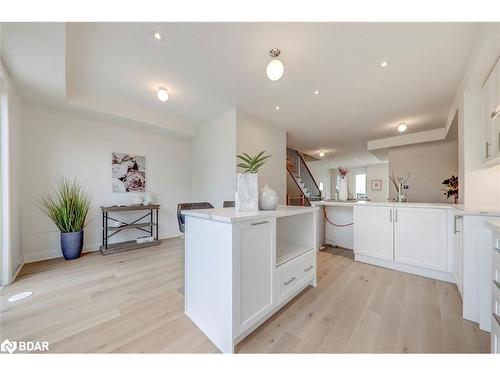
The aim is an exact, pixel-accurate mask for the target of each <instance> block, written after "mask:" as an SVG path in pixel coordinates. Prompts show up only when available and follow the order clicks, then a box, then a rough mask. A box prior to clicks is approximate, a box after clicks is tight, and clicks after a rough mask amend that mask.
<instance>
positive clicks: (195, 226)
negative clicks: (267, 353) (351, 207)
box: [182, 206, 318, 353]
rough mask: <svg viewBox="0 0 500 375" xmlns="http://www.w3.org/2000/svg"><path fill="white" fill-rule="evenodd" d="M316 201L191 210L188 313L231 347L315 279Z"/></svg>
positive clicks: (187, 256)
mask: <svg viewBox="0 0 500 375" xmlns="http://www.w3.org/2000/svg"><path fill="white" fill-rule="evenodd" d="M317 211H318V208H316V207H290V206H280V207H278V209H277V210H274V211H258V212H238V211H235V209H234V208H224V209H207V210H192V211H183V212H182V213H183V214H184V215H185V216H186V236H185V238H186V240H185V250H186V251H185V313H186V315H187V316H188V317H189V318H190V319H191V320H192V321H193V322H194V323H195V324H196V325H197V326H198V327H199V328H200V329H201V330H202V331H203V332H204V333H205V335H207V337H208V338H209V339H210V340H211V341H212V342H213V343H214V344H215V345H216V346H217V347H218V348H219V349H220V350H221V351H222V352H224V353H232V352H234V348H235V345H236V344H237V343H238V342H239V341H241V340H242V339H243V338H244V337H246V336H247V335H248V334H249V333H251V332H252V331H253V330H254V329H255V328H257V327H258V326H259V325H260V324H262V323H263V322H264V321H265V320H266V319H268V318H269V317H270V316H271V315H272V314H274V313H275V312H276V311H277V310H278V309H279V308H281V307H282V306H283V305H284V304H286V303H287V302H288V301H290V299H292V298H293V297H294V296H296V295H297V294H298V293H299V292H301V291H302V290H303V289H304V288H306V287H307V286H309V285H312V286H316V251H317V245H316V244H317V238H316V236H317Z"/></svg>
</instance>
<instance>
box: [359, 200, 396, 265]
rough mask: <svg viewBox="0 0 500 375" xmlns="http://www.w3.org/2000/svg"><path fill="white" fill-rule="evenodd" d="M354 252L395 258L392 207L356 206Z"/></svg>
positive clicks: (390, 258)
mask: <svg viewBox="0 0 500 375" xmlns="http://www.w3.org/2000/svg"><path fill="white" fill-rule="evenodd" d="M354 223H355V225H354V229H353V231H354V246H353V247H354V253H355V254H360V255H367V256H371V257H374V258H381V259H386V260H393V232H392V227H393V223H392V208H390V207H373V206H370V207H368V206H366V207H360V206H355V207H354Z"/></svg>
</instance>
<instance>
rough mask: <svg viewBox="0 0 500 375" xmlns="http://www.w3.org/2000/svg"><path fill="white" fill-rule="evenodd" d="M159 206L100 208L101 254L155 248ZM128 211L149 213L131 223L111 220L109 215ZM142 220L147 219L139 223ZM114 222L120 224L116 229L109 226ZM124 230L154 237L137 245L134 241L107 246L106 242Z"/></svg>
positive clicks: (157, 240) (157, 241)
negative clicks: (135, 230) (110, 222)
mask: <svg viewBox="0 0 500 375" xmlns="http://www.w3.org/2000/svg"><path fill="white" fill-rule="evenodd" d="M159 209H160V205H158V204H149V205H147V206H144V205H142V204H137V205H131V206H108V207H104V206H101V211H102V246H101V247H100V250H101V254H103V255H108V254H114V253H119V252H122V251H128V250H133V249H141V248H144V247H150V246H157V245H159V244H160V241H159V239H158V210H159ZM129 211H149V212H147V213H146V214H145V215H142V216H141V217H140V218H138V219H136V220H134V221H132V222H131V223H125V222H124V221H122V220H117V219H115V218H112V217H111V216H110V215H109V214H110V213H113V212H129ZM143 219H148V221H147V222H141V220H143ZM110 220H111V221H115V222H119V223H122V224H121V225H120V226H118V227H114V226H109V221H110ZM124 229H137V230H140V231H143V232H145V233H148V234H149V235H150V236H153V237H154V240H153V241H150V242H144V243H137V242H136V241H135V240H132V241H123V242H115V243H112V244H108V240H109V239H110V238H111V237H113V236H114V235H115V234H117V233H118V232H121V231H122V230H124Z"/></svg>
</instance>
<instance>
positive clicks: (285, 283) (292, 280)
mask: <svg viewBox="0 0 500 375" xmlns="http://www.w3.org/2000/svg"><path fill="white" fill-rule="evenodd" d="M296 279H297V278H296V277H292V278H291V279H290V280H288V281H284V282H283V285H284V286H287V285H288V284H290V283H293V282H294V281H295V280H296Z"/></svg>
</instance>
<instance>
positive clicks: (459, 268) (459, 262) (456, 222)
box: [453, 215, 463, 296]
mask: <svg viewBox="0 0 500 375" xmlns="http://www.w3.org/2000/svg"><path fill="white" fill-rule="evenodd" d="M462 228H463V216H461V215H454V219H453V254H454V256H453V262H454V264H453V275H454V276H455V282H456V284H457V289H458V292H459V293H460V296H463V292H462V290H463V237H462Z"/></svg>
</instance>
